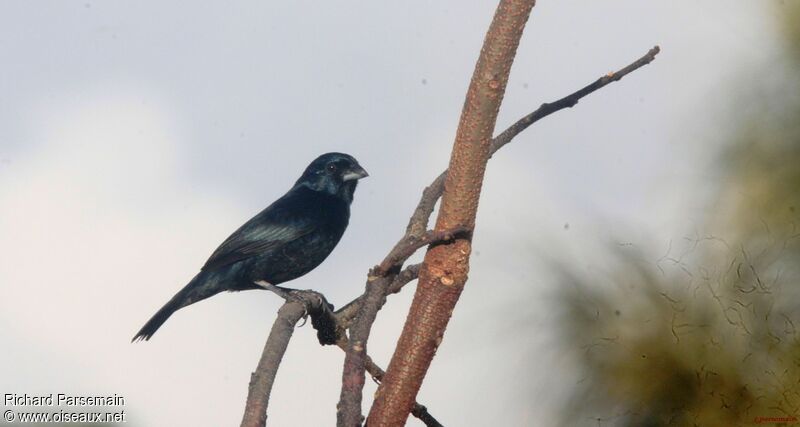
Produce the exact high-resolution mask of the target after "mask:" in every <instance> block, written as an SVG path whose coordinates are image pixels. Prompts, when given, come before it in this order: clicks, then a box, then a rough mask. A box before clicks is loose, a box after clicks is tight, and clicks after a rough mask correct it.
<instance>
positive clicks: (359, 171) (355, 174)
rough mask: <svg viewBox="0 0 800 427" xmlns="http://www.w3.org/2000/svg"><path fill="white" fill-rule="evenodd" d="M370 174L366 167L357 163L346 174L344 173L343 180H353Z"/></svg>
mask: <svg viewBox="0 0 800 427" xmlns="http://www.w3.org/2000/svg"><path fill="white" fill-rule="evenodd" d="M368 176H369V174H368V173H367V171H365V170H364V168H362V167H361V166H359V165H355V166H353V167H352V168H351V169H350V170H348V171H347V172H346V173H345V174H344V175H342V181H352V180H354V179H361V178H366V177H368Z"/></svg>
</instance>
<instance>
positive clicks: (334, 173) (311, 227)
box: [131, 153, 369, 342]
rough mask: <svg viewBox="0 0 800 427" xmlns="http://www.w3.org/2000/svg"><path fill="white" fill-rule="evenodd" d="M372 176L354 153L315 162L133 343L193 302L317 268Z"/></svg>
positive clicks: (218, 251)
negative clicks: (362, 183)
mask: <svg viewBox="0 0 800 427" xmlns="http://www.w3.org/2000/svg"><path fill="white" fill-rule="evenodd" d="M367 176H369V174H368V173H367V171H366V170H364V168H362V167H361V165H359V164H358V161H356V159H355V158H354V157H353V156H350V155H349V154H344V153H326V154H323V155H321V156H319V157H317V158H316V159H314V161H312V162H311V164H309V165H308V167H307V168H306V169H305V171H304V172H303V174H302V175H301V176H300V178H299V179H298V180H297V181H296V182H295V183H294V185H293V186H292V188H291V189H290V190H289V191H288V192H287V193H286V194H285V195H283V196H282V197H281V198H279V199H278V200H276V201H275V202H273V203H272V204H271V205H269V206H268V207H266V208H265V209H264V210H262V211H261V212H260V213H258V214H257V215H256V216H254V217H253V218H251V219H250V220H249V221H247V222H246V223H245V224H244V225H242V226H241V227H239V229H238V230H236V231H234V232H233V234H231V235H230V237H228V238H227V239H225V241H223V242H222V244H220V245H219V247H218V248H217V249H216V250H215V251H214V252H213V253H212V254H211V256H210V257H209V258H208V261H206V263H205V264H204V265H203V267H202V268H201V269H200V272H199V273H197V275H195V276H194V278H192V280H191V281H189V283H188V284H187V285H186V286H184V287H183V289H181V290H180V291H178V293H177V294H175V296H173V297H172V299H170V300H169V302H167V303H166V304H165V305H164V306H163V307H162V308H161V309H160V310H158V312H156V314H154V315H153V317H152V318H150V320H148V321H147V323H145V325H144V326H143V327H142V329H141V330H139V332H138V333H137V334H136V335H135V336H134V337H133V339H132V340H131V342H135V341H141V340H144V341H147V340H149V339H150V338H151V337H152V336H153V334H155V332H156V331H157V330H158V329H159V328H160V327H161V325H163V324H164V322H166V321H167V319H169V317H170V316H171V315H172V314H173V313H175V311H177V310H179V309H181V308H183V307H186V306H188V305H190V304H194V303H196V302H198V301H202V300H204V299H206V298H209V297H211V296H214V295H216V294H218V293H220V292H223V291H243V290H249V289H265V288H266V289H269V288H270V287H277V286H275V285H278V284H280V283H284V282H288V281H290V280H294V279H297V278H298V277H300V276H303V275H305V274H306V273H308V272H310V271H311V270H313V269H314V268H316V267H317V266H318V265H320V264H321V263H322V262H323V261H324V260H325V258H327V257H328V255H330V253H331V252H332V251H333V249H334V248H335V247H336V245H337V243H339V240H340V239H341V237H342V235H343V234H344V231H345V229H346V228H347V224H348V222H349V221H350V204H351V203H352V202H353V195H354V193H355V190H356V186H357V184H358V181H359V180H360V179H362V178H365V177H367ZM281 289H284V288H281ZM284 290H285V289H284Z"/></svg>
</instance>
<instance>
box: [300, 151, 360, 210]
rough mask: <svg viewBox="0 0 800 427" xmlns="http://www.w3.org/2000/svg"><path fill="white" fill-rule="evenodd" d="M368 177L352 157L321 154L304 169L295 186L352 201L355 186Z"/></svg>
mask: <svg viewBox="0 0 800 427" xmlns="http://www.w3.org/2000/svg"><path fill="white" fill-rule="evenodd" d="M367 176H369V174H367V171H365V170H364V168H362V167H361V165H359V164H358V161H356V159H355V158H353V156H351V155H349V154H344V153H327V154H323V155H321V156H319V157H317V158H316V159H314V161H313V162H311V164H310V165H308V167H307V168H306V170H305V172H303V175H302V176H301V177H300V179H298V180H297V182H296V183H295V186H298V185H302V186H305V187H308V188H310V189H312V190H314V191H322V192H325V193H328V194H331V195H337V196H340V197H342V198H344V199H345V200H347V201H348V202H352V201H353V193H354V192H355V191H356V184H358V180H359V179H361V178H365V177H367Z"/></svg>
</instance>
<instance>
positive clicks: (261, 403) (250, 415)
mask: <svg viewBox="0 0 800 427" xmlns="http://www.w3.org/2000/svg"><path fill="white" fill-rule="evenodd" d="M305 312H306V309H305V306H304V305H303V304H301V303H299V302H295V301H292V302H287V303H285V304H283V306H281V308H280V309H279V310H278V317H277V318H276V319H275V323H273V324H272V330H271V331H270V332H269V338H267V343H266V344H265V345H264V351H263V352H262V353H261V360H259V361H258V366H257V367H256V370H255V372H253V373H252V374H251V375H250V385H249V387H248V388H247V403H246V405H245V409H244V416H243V417H242V424H241V427H264V426H265V425H266V424H267V406H268V405H269V396H270V393H271V392H272V386H273V384H275V376H276V375H277V374H278V367H279V366H280V364H281V359H283V355H284V353H286V347H288V346H289V340H290V339H291V338H292V333H293V332H294V328H295V325H296V324H297V322H299V321H300V319H301V318H302V317H303V316H304V315H305Z"/></svg>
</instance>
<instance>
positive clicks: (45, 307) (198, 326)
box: [0, 0, 779, 426]
mask: <svg viewBox="0 0 800 427" xmlns="http://www.w3.org/2000/svg"><path fill="white" fill-rule="evenodd" d="M495 5H496V2H494V1H441V2H435V3H434V2H427V1H409V2H394V3H385V2H376V3H364V2H355V1H339V2H312V1H294V2H257V1H242V2H237V3H236V4H230V3H229V2H216V3H210V2H205V3H203V4H199V3H196V2H178V1H158V2H156V1H138V2H97V1H80V2H73V1H55V0H51V1H21V0H20V1H5V2H2V3H0V58H2V59H3V61H2V63H3V65H2V67H0V207H1V208H0V259H2V261H1V262H0V289H2V295H3V297H2V298H0V340H1V341H2V342H3V348H4V351H3V352H0V393H60V392H66V393H69V392H74V393H91V394H106V393H117V394H120V395H123V396H125V398H126V403H127V406H126V410H127V411H128V413H129V414H130V415H129V420H130V423H132V424H135V425H141V426H151V425H197V426H220V425H235V424H236V423H238V422H239V419H240V417H241V413H242V409H243V405H244V397H245V394H246V388H247V382H248V379H249V375H250V372H251V371H252V370H253V368H254V366H255V364H256V362H257V359H258V356H259V354H260V351H261V348H262V345H263V342H264V339H265V338H266V335H267V332H268V330H269V327H270V325H271V323H272V319H273V317H274V313H275V310H276V309H277V308H278V306H279V303H280V302H279V301H278V300H277V298H276V297H275V296H273V295H270V294H267V293H264V292H244V293H239V294H226V295H220V296H217V297H214V298H213V299H210V300H208V301H204V302H202V303H200V304H197V305H195V306H192V307H190V308H187V309H184V310H181V311H180V312H178V313H177V314H176V315H175V316H174V317H173V318H172V319H170V321H169V322H167V323H166V325H165V326H164V328H163V329H162V330H160V331H159V332H158V334H157V335H156V336H155V338H154V339H153V340H152V341H151V342H148V343H143V344H136V345H131V344H130V343H129V341H130V337H131V336H132V335H133V334H134V332H135V331H136V330H138V328H139V327H140V326H141V325H142V324H143V322H145V321H146V320H147V319H148V318H149V316H150V315H152V314H153V312H154V311H155V310H156V309H158V308H159V307H160V306H161V305H162V304H163V303H164V302H166V301H167V299H168V298H170V297H171V296H172V295H173V294H174V292H176V291H177V290H178V289H179V288H180V287H182V286H183V285H184V284H185V283H186V281H188V279H190V278H191V277H192V276H193V275H194V273H195V272H196V271H197V269H198V268H199V267H200V265H202V263H203V262H204V261H205V259H206V257H207V256H208V255H209V254H210V253H211V251H212V250H213V249H214V248H215V247H216V245H217V244H218V243H220V242H221V241H222V240H223V239H224V238H225V237H226V236H227V235H228V234H229V233H230V232H231V231H233V230H234V229H236V228H237V227H238V226H239V225H240V224H241V223H242V222H244V221H245V220H247V219H248V218H249V217H250V216H252V215H253V214H254V213H256V212H257V211H259V210H260V209H262V208H263V207H264V206H266V205H267V204H269V203H270V202H272V201H273V200H274V199H275V198H277V197H279V196H280V195H282V194H283V193H284V192H285V191H286V190H287V189H288V188H289V186H290V185H291V184H292V183H293V182H294V180H295V179H296V178H297V176H298V175H299V174H300V172H301V171H302V169H303V168H304V167H305V166H306V164H307V163H308V162H309V161H310V160H311V159H312V158H314V157H315V156H316V155H318V154H320V153H323V152H326V151H334V150H336V151H345V152H348V153H350V154H353V155H354V156H355V157H356V158H358V159H359V161H360V162H361V164H362V165H364V167H365V168H366V169H367V170H368V171H369V172H370V175H371V176H370V177H369V178H368V179H367V180H365V181H363V183H362V185H361V186H360V187H359V189H358V191H357V194H356V200H355V202H354V205H353V214H352V219H351V225H350V228H349V229H348V231H347V233H346V234H345V237H344V239H343V240H342V242H341V243H340V245H339V247H338V248H337V249H336V251H334V254H333V255H332V256H331V257H330V258H329V259H328V260H327V261H326V262H325V263H324V264H323V265H322V266H321V267H320V268H318V269H317V270H315V271H314V272H312V273H310V274H309V275H307V276H305V277H304V278H301V279H299V280H297V281H295V282H293V283H292V284H291V285H292V286H296V287H300V288H315V289H319V290H320V291H322V292H324V293H325V294H326V295H328V297H329V299H330V300H331V301H332V302H333V303H334V304H336V305H337V306H338V305H341V304H342V303H345V302H347V301H348V300H349V299H350V298H352V297H353V296H355V295H357V294H358V293H360V292H361V291H362V290H363V284H364V279H365V276H366V272H367V270H368V268H369V267H370V266H371V265H373V264H375V263H376V262H377V261H379V260H380V258H381V257H382V255H383V254H384V253H385V252H386V251H387V250H388V249H389V248H390V247H391V245H392V244H393V243H394V242H395V241H396V239H397V238H399V237H400V235H401V234H402V232H403V229H404V227H405V223H406V220H407V218H408V215H409V214H410V212H411V210H412V208H413V206H414V204H415V203H416V201H417V199H418V196H419V194H420V191H421V189H422V188H423V187H424V186H425V185H426V184H427V183H428V182H429V181H430V180H431V179H432V178H433V177H434V176H435V175H436V174H438V173H439V172H440V171H441V170H442V169H443V168H444V167H445V166H446V164H447V160H448V154H449V150H450V145H451V143H452V140H453V135H454V131H455V127H456V124H457V121H458V115H459V113H460V108H461V106H462V103H463V96H464V92H465V90H466V87H467V84H468V81H469V78H470V75H471V72H472V68H473V66H474V61H475V59H476V58H477V54H478V50H479V48H480V44H481V42H482V39H483V36H484V33H485V31H486V28H487V26H488V23H489V21H490V19H491V16H492V13H493V10H494V7H495ZM772 13H774V11H773V10H772V9H768V8H766V7H765V4H761V3H758V2H744V1H736V2H730V1H723V0H714V1H711V0H704V1H681V2H657V3H656V2H642V1H638V0H625V1H622V0H615V1H610V2H596V1H587V0H583V1H579V0H569V1H567V0H563V1H558V2H555V1H540V2H539V4H538V5H537V6H536V7H535V9H534V11H533V14H532V18H531V21H530V22H529V25H528V28H527V30H526V33H525V36H524V38H523V40H522V44H521V46H520V49H519V53H518V56H517V60H516V63H515V65H514V68H513V70H512V76H511V81H510V83H509V86H508V92H507V95H506V100H505V103H504V105H503V108H502V110H501V116H500V121H499V124H498V126H499V127H501V128H502V127H505V126H507V125H508V124H510V123H512V122H513V121H514V120H516V119H517V118H519V117H521V116H522V115H524V114H526V113H528V112H530V111H532V110H533V109H535V108H536V107H537V106H538V105H539V104H541V103H542V102H546V101H552V100H554V99H557V98H559V97H561V96H563V95H565V94H567V93H569V92H571V91H573V90H575V89H578V88H580V87H582V86H583V85H585V84H587V83H589V82H591V81H593V80H594V79H596V78H597V77H599V76H600V75H602V74H604V73H606V72H608V71H611V70H614V69H617V68H619V67H621V66H623V65H626V64H628V63H629V62H631V61H632V60H634V59H636V58H638V57H639V56H641V55H642V54H644V53H645V52H646V51H647V50H648V49H649V48H650V47H652V46H653V45H654V44H660V45H661V47H662V49H663V52H662V53H661V54H660V55H659V57H658V59H657V60H656V61H655V62H654V63H653V64H651V65H649V66H647V67H645V68H643V69H641V70H639V71H637V72H636V73H634V74H632V75H630V76H628V77H627V78H626V79H625V80H623V81H622V82H620V83H616V84H614V85H612V86H609V87H607V88H606V89H603V90H602V91H600V92H598V93H596V94H593V95H591V96H590V97H589V98H587V99H585V100H584V101H582V102H581V103H580V104H579V105H578V106H576V107H575V108H574V109H572V110H568V111H565V112H561V113H558V114H557V115H555V116H552V117H550V118H547V119H545V120H543V121H542V122H540V123H539V124H537V125H535V126H534V127H533V128H531V129H530V130H529V131H527V132H526V133H524V134H523V135H521V136H520V137H519V138H518V140H517V141H515V142H514V143H513V144H512V145H510V146H508V147H506V148H504V149H503V150H502V151H501V152H500V153H498V155H496V156H495V158H494V159H493V160H492V161H491V163H490V166H489V170H488V174H487V180H486V186H485V189H484V193H483V198H482V201H481V207H480V212H479V217H478V228H477V233H476V236H475V250H476V255H477V256H475V257H474V258H473V262H472V270H471V279H470V282H469V283H468V286H467V289H466V291H465V293H464V295H463V297H462V301H461V302H460V303H459V306H458V308H457V310H456V312H455V314H454V318H453V320H452V322H451V327H450V329H448V333H447V335H446V338H445V341H444V344H443V345H442V347H441V348H440V350H439V353H438V355H437V358H436V360H435V361H434V364H433V367H432V370H431V372H430V374H429V376H428V378H427V379H426V382H425V384H424V386H423V390H422V392H421V395H420V400H421V401H422V402H424V403H425V404H426V405H428V407H429V408H430V410H431V412H432V413H433V414H434V415H435V416H437V418H439V419H440V420H441V421H442V422H443V423H444V424H445V425H459V426H484V425H552V423H553V420H554V419H555V418H554V417H556V415H557V414H558V410H559V409H560V407H559V405H560V403H561V400H560V399H561V398H562V397H563V396H564V395H565V394H566V393H568V391H569V389H570V384H571V383H570V382H571V381H572V382H573V383H574V381H575V379H574V378H570V377H569V372H570V367H569V365H568V362H566V361H564V360H562V359H561V358H560V357H559V355H558V354H557V353H554V350H553V346H552V340H553V337H552V334H551V333H550V331H551V330H552V325H551V324H549V323H548V322H550V321H551V320H552V316H551V311H549V310H548V307H549V304H550V302H551V301H552V300H551V299H548V295H551V294H552V289H549V287H551V286H553V285H554V282H552V283H551V282H549V281H548V280H546V278H547V275H546V274H545V264H546V260H540V259H539V257H538V256H539V254H541V253H543V252H545V251H546V252H549V253H548V255H550V254H551V252H552V251H560V252H559V253H562V254H563V256H572V257H575V259H576V260H577V262H578V263H579V264H581V265H582V264H584V263H590V262H591V253H592V251H593V250H596V248H597V244H598V242H600V241H604V240H603V239H607V238H611V239H613V240H615V241H620V242H633V243H637V242H650V241H651V240H652V239H653V238H655V239H661V240H662V241H664V242H666V241H667V240H668V239H670V238H672V237H674V236H680V235H682V233H683V232H684V231H686V230H689V229H691V228H692V226H693V225H694V224H697V223H699V222H702V210H703V209H702V208H703V206H702V203H699V200H702V197H701V196H702V194H703V191H707V188H708V185H709V184H712V185H713V182H711V183H709V180H711V179H713V177H712V175H713V174H711V173H709V172H708V169H707V165H708V163H709V162H710V161H712V159H713V155H714V152H715V151H714V149H715V148H716V147H718V145H719V143H720V142H721V141H722V140H724V136H725V129H726V128H725V126H726V125H727V124H726V123H725V120H726V119H725V117H726V116H725V114H723V113H724V111H725V108H726V107H725V105H727V104H728V102H727V101H729V99H726V96H727V93H726V90H727V88H729V87H730V85H731V84H732V82H735V81H736V80H737V79H738V78H739V77H740V73H741V72H742V70H747V69H750V68H752V67H757V66H759V65H763V64H767V63H769V62H770V61H775V60H776V56H777V55H778V52H779V48H778V46H777V43H776V40H775V37H774V36H773V35H772V33H771V28H772V27H773V26H774V22H773V21H772V15H771V14H772ZM565 223H569V224H570V226H569V229H568V230H564V224H565ZM665 244H666V243H665ZM412 291H413V289H412V288H411V287H409V289H407V290H405V291H404V292H403V293H402V294H401V295H399V296H394V297H392V298H391V299H390V302H389V304H388V305H387V308H385V309H384V310H383V311H382V312H381V313H380V317H379V322H378V323H377V324H376V328H375V330H374V333H373V335H372V336H373V338H372V341H371V342H370V352H371V353H372V355H373V357H374V358H375V360H376V361H378V362H379V363H380V364H383V365H385V364H386V363H387V361H388V359H389V357H390V355H391V351H392V348H393V346H394V343H395V340H396V339H397V335H398V334H399V331H400V328H401V327H402V322H403V319H404V318H405V313H406V310H407V307H408V303H409V301H410V296H411V293H412ZM520 301H522V302H524V303H525V304H524V305H525V306H526V307H527V309H529V310H530V313H531V317H530V319H532V320H531V324H530V325H526V327H525V332H524V333H525V334H529V335H528V337H526V338H525V340H526V341H529V340H533V341H534V342H539V343H541V347H542V351H541V352H540V353H538V354H537V356H536V358H535V359H534V360H531V359H530V355H529V354H527V353H522V352H521V345H520V340H519V339H516V338H515V336H514V333H516V332H514V333H512V331H517V329H515V326H519V325H514V324H512V323H511V322H512V321H513V320H514V318H509V319H505V318H502V317H500V318H497V319H496V320H491V321H487V317H492V316H495V315H496V314H497V313H498V312H499V310H501V309H502V308H503V307H505V306H507V305H508V304H510V303H515V302H516V303H519V302H520ZM476 335H478V336H476ZM342 358H343V355H342V354H341V352H340V351H339V350H338V349H335V348H320V347H319V346H318V345H317V344H316V341H315V338H314V334H313V330H312V329H311V328H310V327H304V328H302V329H300V330H298V331H297V333H296V335H295V337H294V339H293V341H292V343H291V345H290V348H289V351H288V353H287V357H286V361H285V363H284V364H283V365H282V367H281V371H280V373H279V376H278V382H277V384H276V386H275V390H274V393H273V398H272V402H271V406H270V407H271V410H270V424H271V425H274V426H290V425H291V426H319V425H331V424H332V423H333V420H334V418H335V404H336V401H337V399H338V390H339V380H340V375H341V363H342ZM496 364H500V367H499V368H496V367H495V366H496ZM520 370H525V371H526V372H527V374H526V375H520ZM554 373H557V375H556V374H554ZM520 378H537V379H538V381H537V384H533V385H530V384H524V386H526V387H532V388H533V389H539V390H541V393H540V395H539V397H537V399H534V400H533V401H529V402H523V401H520V399H519V396H520V393H519V386H521V384H518V382H519V381H520V380H519V379H520ZM373 390H374V387H372V386H369V385H368V387H367V393H366V396H367V397H369V396H371V393H372V391H373ZM367 400H368V401H369V399H367ZM368 408H369V406H368V402H367V404H366V405H365V407H364V410H365V411H367V410H368ZM415 423H416V421H414V420H412V421H411V422H410V423H409V424H412V425H414V424H415ZM417 424H418V423H417Z"/></svg>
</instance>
